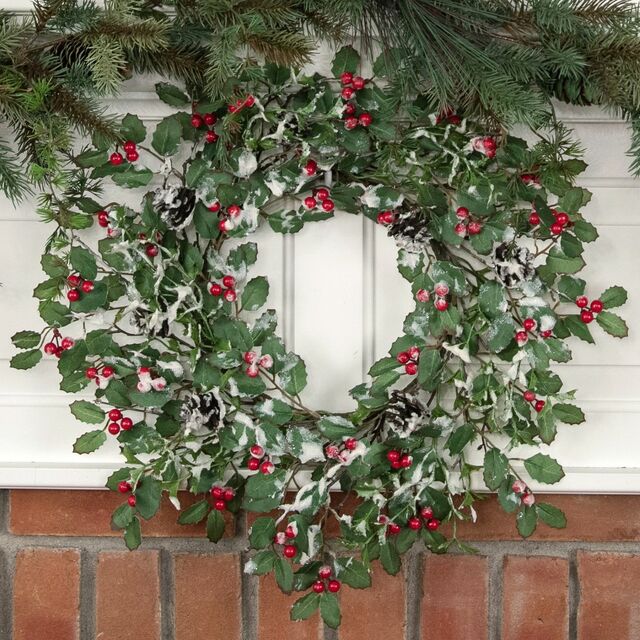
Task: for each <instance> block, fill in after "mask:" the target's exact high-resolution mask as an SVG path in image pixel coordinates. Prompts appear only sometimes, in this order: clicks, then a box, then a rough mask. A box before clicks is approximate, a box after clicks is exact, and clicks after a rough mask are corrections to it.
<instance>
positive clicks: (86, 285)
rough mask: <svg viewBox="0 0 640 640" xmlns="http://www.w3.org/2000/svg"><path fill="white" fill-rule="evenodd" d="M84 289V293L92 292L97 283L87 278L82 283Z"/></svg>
mask: <svg viewBox="0 0 640 640" xmlns="http://www.w3.org/2000/svg"><path fill="white" fill-rule="evenodd" d="M81 287H82V290H83V291H84V293H91V292H92V291H93V288H94V287H95V285H94V284H93V281H92V280H85V281H84V282H83V283H82V285H81Z"/></svg>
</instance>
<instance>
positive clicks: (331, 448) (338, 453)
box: [324, 438, 358, 462]
mask: <svg viewBox="0 0 640 640" xmlns="http://www.w3.org/2000/svg"><path fill="white" fill-rule="evenodd" d="M357 446H358V441H357V440H356V439H355V438H345V440H344V441H343V442H342V446H340V445H337V444H331V443H330V444H328V445H326V446H325V448H324V454H325V456H327V459H328V460H340V462H346V461H347V460H348V452H349V451H355V449H356V447H357Z"/></svg>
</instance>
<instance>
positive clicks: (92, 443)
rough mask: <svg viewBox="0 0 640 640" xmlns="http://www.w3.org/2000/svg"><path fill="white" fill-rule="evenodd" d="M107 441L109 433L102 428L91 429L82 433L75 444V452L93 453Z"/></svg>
mask: <svg viewBox="0 0 640 640" xmlns="http://www.w3.org/2000/svg"><path fill="white" fill-rule="evenodd" d="M106 441H107V434H106V433H105V432H104V431H102V429H96V430H95V431H89V432H87V433H84V434H83V435H81V436H80V437H79V438H78V439H77V440H76V441H75V444H74V445H73V451H74V453H93V452H94V451H96V450H97V449H99V448H100V447H101V446H102V445H103V444H104V443H105V442H106Z"/></svg>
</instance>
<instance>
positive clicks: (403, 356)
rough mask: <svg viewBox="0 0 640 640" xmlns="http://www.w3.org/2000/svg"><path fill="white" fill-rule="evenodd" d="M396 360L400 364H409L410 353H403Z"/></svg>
mask: <svg viewBox="0 0 640 640" xmlns="http://www.w3.org/2000/svg"><path fill="white" fill-rule="evenodd" d="M396 360H397V361H398V362H399V363H400V364H407V362H409V360H411V356H410V355H409V352H408V351H401V352H400V353H399V354H398V355H397V356H396Z"/></svg>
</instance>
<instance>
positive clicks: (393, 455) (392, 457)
mask: <svg viewBox="0 0 640 640" xmlns="http://www.w3.org/2000/svg"><path fill="white" fill-rule="evenodd" d="M387 460H388V461H389V462H397V461H398V460H400V452H399V451H398V450H397V449H391V451H387Z"/></svg>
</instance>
